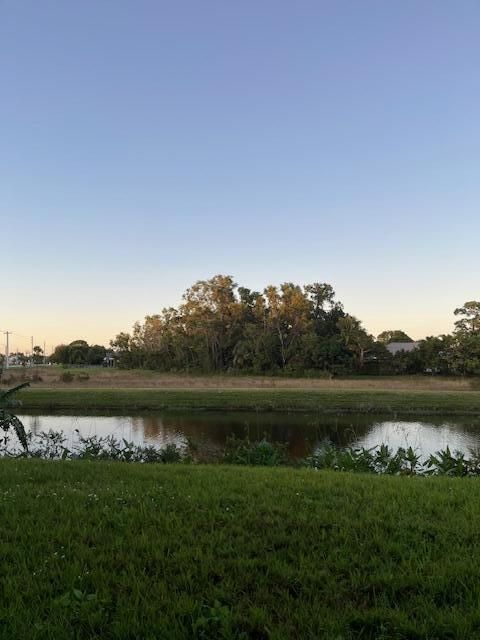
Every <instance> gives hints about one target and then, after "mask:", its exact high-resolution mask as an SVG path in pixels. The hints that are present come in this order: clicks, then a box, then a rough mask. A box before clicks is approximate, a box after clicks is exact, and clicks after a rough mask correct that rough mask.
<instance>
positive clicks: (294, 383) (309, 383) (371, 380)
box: [4, 366, 480, 391]
mask: <svg viewBox="0 0 480 640" xmlns="http://www.w3.org/2000/svg"><path fill="white" fill-rule="evenodd" d="M66 371H69V372H70V373H71V374H72V376H73V379H72V381H71V382H70V383H68V384H67V383H65V382H63V381H62V374H64V373H65V372H66ZM32 376H35V377H37V378H41V379H37V380H36V381H35V386H36V387H38V388H42V389H49V388H65V387H66V386H68V387H72V388H80V389H88V388H108V389H119V388H120V389H199V390H202V389H212V390H213V389H303V390H309V389H312V390H315V389H316V390H332V389H333V390H336V391H345V390H363V391H368V390H377V391H378V390H383V391H469V390H475V389H477V390H479V391H480V379H479V378H453V377H450V378H442V377H439V376H421V375H419V376H394V377H378V376H377V377H366V376H358V377H356V378H348V379H342V378H333V379H327V378H321V377H319V378H288V377H280V376H277V377H273V376H240V375H211V376H205V375H203V376H202V375H185V374H167V373H161V372H158V371H148V370H144V369H133V370H122V369H105V368H102V367H96V368H91V367H90V368H72V369H64V368H62V367H58V366H51V367H36V368H34V369H28V368H27V369H23V368H21V367H19V368H12V369H9V370H8V371H7V372H6V373H5V374H4V381H11V383H12V384H13V383H15V382H21V381H22V380H23V378H31V377H32Z"/></svg>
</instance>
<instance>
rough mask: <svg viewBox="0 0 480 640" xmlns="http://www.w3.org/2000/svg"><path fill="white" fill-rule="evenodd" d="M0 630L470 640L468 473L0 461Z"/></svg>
mask: <svg viewBox="0 0 480 640" xmlns="http://www.w3.org/2000/svg"><path fill="white" fill-rule="evenodd" d="M0 486H1V491H0V529H1V530H0V571H1V577H2V582H1V584H2V598H1V601H0V637H1V638H2V639H3V638H6V639H7V638H8V639H9V640H10V639H22V640H30V639H32V638H35V639H38V640H49V639H52V640H63V639H65V640H66V639H68V640H70V639H72V638H76V639H78V640H80V639H89V640H90V639H91V638H102V639H109V638H122V639H132V640H133V639H137V638H141V639H142V640H143V639H145V640H154V639H155V640H158V639H162V640H163V639H172V640H181V639H183V638H185V639H190V638H208V639H215V638H236V639H247V638H251V639H266V638H272V639H279V640H280V639H281V640H284V639H289V638H292V639H297V638H326V639H330V638H331V639H332V640H340V639H343V640H347V639H353V638H362V639H373V638H375V639H377V640H380V639H383V640H385V639H389V638H391V639H394V638H395V639H401V638H404V639H407V638H408V639H415V638H418V639H420V638H422V639H432V640H433V639H440V638H456V639H462V638H464V639H467V638H468V639H471V638H478V637H480V540H479V536H478V528H479V523H480V482H478V481H477V480H469V479H449V478H430V479H422V478H406V477H403V478H401V477H375V476H373V477H371V476H363V475H350V474H333V473H328V472H314V471H308V470H293V469H285V468H275V469H264V468H263V469H262V468H239V467H233V466H230V467H229V466H220V465H219V466H208V467H202V466H183V465H182V466H180V465H179V466H148V465H130V466H128V465H125V464H122V463H106V462H103V463H102V462H100V463H98V462H39V461H32V460H24V461H5V460H4V461H2V462H1V463H0Z"/></svg>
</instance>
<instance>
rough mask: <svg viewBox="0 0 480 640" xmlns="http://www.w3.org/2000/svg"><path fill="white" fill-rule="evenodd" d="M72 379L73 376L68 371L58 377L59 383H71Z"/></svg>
mask: <svg viewBox="0 0 480 640" xmlns="http://www.w3.org/2000/svg"><path fill="white" fill-rule="evenodd" d="M74 377H75V376H74V375H73V373H71V372H70V371H63V373H62V374H61V375H60V380H61V382H73V379H74Z"/></svg>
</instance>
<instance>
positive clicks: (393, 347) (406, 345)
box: [385, 342, 420, 356]
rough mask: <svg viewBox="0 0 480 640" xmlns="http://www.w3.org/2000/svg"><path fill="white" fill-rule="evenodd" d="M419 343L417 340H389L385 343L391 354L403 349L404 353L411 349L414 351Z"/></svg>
mask: <svg viewBox="0 0 480 640" xmlns="http://www.w3.org/2000/svg"><path fill="white" fill-rule="evenodd" d="M419 345H420V343H419V342H390V343H389V344H387V345H385V346H386V347H387V349H388V351H390V353H391V354H392V356H394V355H396V354H397V353H400V352H401V351H404V352H405V353H410V352H411V351H415V349H418V347H419Z"/></svg>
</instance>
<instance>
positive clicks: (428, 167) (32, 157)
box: [0, 0, 480, 349]
mask: <svg viewBox="0 0 480 640" xmlns="http://www.w3.org/2000/svg"><path fill="white" fill-rule="evenodd" d="M479 33H480V3H479V2H478V0H462V1H461V2H457V1H455V0H449V1H447V0H402V2H385V1H384V0H364V1H362V2H358V1H356V0H355V1H353V0H352V1H347V0H331V1H329V0H328V1H327V0H325V1H322V0H312V1H307V0H295V2H290V1H287V0H242V1H241V2H239V1H236V2H234V1H233V0H232V1H230V0H215V1H212V0H202V2H198V0H175V2H166V1H162V0H82V2H79V1H78V0H75V1H74V0H55V1H53V0H42V2H38V0H0V223H1V224H0V238H1V254H0V255H1V260H0V265H1V270H0V282H1V289H0V290H1V293H2V295H1V297H0V330H9V331H12V332H14V333H16V334H17V338H15V337H14V338H12V340H14V344H13V345H12V344H11V345H10V346H11V347H12V346H14V347H15V346H19V347H21V348H26V347H25V346H24V342H22V340H23V341H25V340H27V338H22V337H21V336H30V335H34V336H35V342H39V343H42V342H43V341H44V340H45V341H46V342H47V345H54V344H58V343H61V342H69V341H71V340H73V339H76V338H85V339H87V340H88V341H89V342H99V343H104V344H108V341H109V340H110V339H111V338H112V337H114V336H115V335H116V334H117V333H118V332H120V331H126V330H129V329H130V328H131V325H132V324H133V322H135V321H136V320H142V319H143V317H144V316H145V315H146V314H152V313H156V312H159V311H160V310H161V309H162V308H163V307H164V306H170V305H177V304H178V303H179V302H180V300H181V295H182V293H183V291H184V290H185V289H186V288H187V287H188V286H189V285H191V284H192V283H193V282H195V281H196V280H198V279H205V278H209V277H211V276H213V275H215V274H217V273H223V274H230V275H233V276H234V277H235V279H236V281H237V282H238V283H239V284H241V285H243V286H248V287H250V288H252V289H256V290H259V289H260V290H262V289H263V288H264V287H265V286H266V285H267V284H280V283H281V282H285V281H289V282H296V283H299V284H307V283H311V282H317V281H319V282H329V283H331V284H332V285H333V287H334V289H335V291H336V292H337V297H338V299H340V300H341V301H342V302H343V304H344V306H345V309H346V311H348V312H349V313H351V314H353V315H355V316H357V317H358V318H360V319H361V320H362V321H363V323H364V326H365V327H366V328H367V330H368V331H370V332H371V333H373V334H375V335H376V334H378V333H379V332H380V331H382V330H384V329H390V328H392V329H393V328H401V329H403V330H405V331H407V333H409V334H410V335H411V336H412V337H413V338H415V339H417V338H422V337H424V336H426V335H436V334H440V333H444V332H448V331H451V329H452V327H453V321H454V316H453V310H454V309H455V308H456V307H458V306H460V305H461V304H462V303H463V302H464V301H466V300H472V299H478V298H479V297H480V265H479V260H478V242H479V237H480V210H479V205H480V124H479V109H480V71H479V69H480V38H479V35H478V34H479ZM15 340H16V344H15ZM3 341H4V339H3V336H0V348H1V344H2V342H3ZM28 342H29V340H28ZM47 349H48V346H47Z"/></svg>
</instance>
